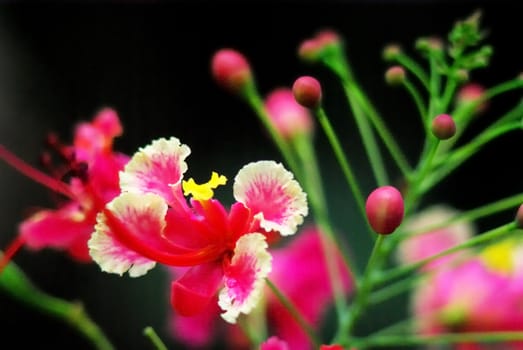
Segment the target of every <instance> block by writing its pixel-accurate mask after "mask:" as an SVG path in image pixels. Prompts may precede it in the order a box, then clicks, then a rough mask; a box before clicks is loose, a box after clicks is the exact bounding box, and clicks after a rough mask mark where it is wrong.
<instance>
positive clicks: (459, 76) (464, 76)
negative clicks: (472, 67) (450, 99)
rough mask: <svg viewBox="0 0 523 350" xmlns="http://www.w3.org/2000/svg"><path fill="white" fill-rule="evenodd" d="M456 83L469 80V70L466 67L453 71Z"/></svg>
mask: <svg viewBox="0 0 523 350" xmlns="http://www.w3.org/2000/svg"><path fill="white" fill-rule="evenodd" d="M455 77H456V80H457V81H458V83H464V82H467V81H468V80H469V72H468V70H466V69H458V70H457V71H456V73H455Z"/></svg>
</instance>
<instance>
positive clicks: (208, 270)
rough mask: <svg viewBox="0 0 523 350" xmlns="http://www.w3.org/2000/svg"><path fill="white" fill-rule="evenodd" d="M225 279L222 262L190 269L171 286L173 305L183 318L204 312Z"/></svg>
mask: <svg viewBox="0 0 523 350" xmlns="http://www.w3.org/2000/svg"><path fill="white" fill-rule="evenodd" d="M222 278H223V270H222V266H221V261H214V262H211V263H208V264H202V265H198V266H194V267H192V268H190V269H189V270H188V271H187V272H186V273H185V274H184V275H183V276H182V277H180V278H179V279H178V280H176V281H174V282H173V283H172V285H171V305H172V306H173V308H174V309H175V310H176V311H177V312H178V313H179V314H180V315H182V316H193V315H197V314H198V313H200V312H202V311H204V310H205V309H206V308H207V307H208V305H209V302H210V301H211V300H212V299H213V298H215V297H216V292H217V291H218V288H219V287H220V284H221V282H222Z"/></svg>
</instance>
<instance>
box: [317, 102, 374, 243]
mask: <svg viewBox="0 0 523 350" xmlns="http://www.w3.org/2000/svg"><path fill="white" fill-rule="evenodd" d="M316 112H317V116H318V119H319V122H320V124H321V126H322V127H323V131H324V132H325V135H326V136H327V139H328V140H329V143H330V144H331V147H332V149H333V151H334V155H335V156H336V159H337V160H338V163H339V164H340V167H341V170H342V171H343V175H345V180H346V181H347V184H348V185H349V188H350V189H351V191H352V194H353V195H354V199H355V200H356V204H357V205H358V209H359V210H360V213H361V215H362V217H363V218H364V219H366V217H367V216H366V213H365V199H364V197H363V194H362V193H361V187H360V185H359V184H358V181H357V179H356V176H355V175H354V171H353V170H352V166H351V165H350V163H349V160H348V158H347V156H346V155H345V153H344V152H343V149H342V146H341V143H340V141H339V138H338V136H337V135H336V132H335V131H334V128H333V127H332V125H331V123H330V121H329V118H328V117H327V114H326V113H325V111H324V109H323V108H321V107H320V108H319V109H318V110H317V111H316ZM365 221H367V220H365ZM369 232H371V231H370V230H369ZM371 233H372V232H371ZM373 237H374V235H373Z"/></svg>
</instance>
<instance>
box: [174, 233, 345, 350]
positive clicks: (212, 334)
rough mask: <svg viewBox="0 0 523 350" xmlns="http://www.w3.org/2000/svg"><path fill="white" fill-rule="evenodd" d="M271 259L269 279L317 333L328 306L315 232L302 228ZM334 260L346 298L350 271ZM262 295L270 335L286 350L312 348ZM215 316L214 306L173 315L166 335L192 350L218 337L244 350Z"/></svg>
mask: <svg viewBox="0 0 523 350" xmlns="http://www.w3.org/2000/svg"><path fill="white" fill-rule="evenodd" d="M271 254H272V256H273V267H272V272H271V274H270V275H269V278H270V279H271V281H272V282H273V283H274V284H275V285H276V286H277V287H278V288H279V289H280V290H281V291H282V292H283V293H284V294H285V295H286V296H287V297H288V298H289V299H290V300H292V301H293V302H294V303H295V305H296V307H297V308H298V310H299V311H300V312H301V313H302V315H303V316H304V318H305V319H306V320H307V321H309V322H310V324H311V325H312V326H313V327H315V328H316V329H317V327H319V325H320V322H321V321H322V320H323V317H325V314H326V312H327V310H328V308H329V307H330V306H331V305H332V303H333V296H332V289H331V286H330V282H329V280H328V272H327V267H326V264H325V261H324V257H323V251H322V246H321V241H320V236H319V232H318V230H317V229H316V228H314V227H309V228H305V229H304V230H303V231H302V232H300V234H299V235H298V236H297V237H296V238H294V239H293V240H292V241H290V242H289V244H287V245H285V246H283V247H279V248H275V249H271ZM336 259H337V260H338V266H339V268H340V271H341V276H342V281H341V282H342V285H343V289H344V292H345V293H350V291H351V290H352V280H351V274H350V271H348V270H347V267H346V266H345V265H343V264H342V258H341V256H340V255H338V256H337V257H336ZM171 271H172V273H173V274H175V275H176V276H178V275H179V274H180V272H179V271H178V269H173V270H171ZM305 291H306V292H305ZM264 295H265V296H266V300H265V302H264V303H262V305H265V309H266V315H267V321H268V323H269V325H270V327H269V332H270V334H271V335H273V336H274V337H277V339H279V340H280V341H283V342H285V343H286V344H287V345H288V346H289V349H312V348H313V347H312V345H311V344H310V341H309V339H308V337H307V335H306V334H305V333H304V331H303V330H302V329H301V328H300V326H299V325H298V323H297V322H296V321H295V320H294V319H293V318H292V316H291V315H290V314H289V312H288V311H287V310H286V309H285V308H284V307H283V305H282V304H281V303H280V302H279V300H278V299H277V298H276V297H275V296H274V295H273V294H272V293H271V291H270V290H269V289H268V288H266V290H265V292H264ZM311 301H313V302H311ZM211 304H212V303H211ZM218 315H219V309H218V308H217V307H215V306H209V307H208V308H207V309H206V311H205V312H204V313H202V314H200V315H197V316H193V317H182V316H180V315H178V314H176V313H172V314H171V319H170V323H169V324H170V327H171V332H172V334H173V336H174V338H176V339H177V340H178V341H181V342H183V343H184V344H186V345H188V346H191V347H192V348H197V349H200V348H201V349H204V348H205V347H206V346H210V345H211V344H212V342H213V341H214V340H215V339H216V338H217V337H218V336H219V335H223V336H224V338H225V339H223V341H225V342H226V343H227V344H228V346H229V347H230V348H234V349H249V345H248V344H249V343H248V340H247V338H245V336H243V335H242V334H241V333H240V332H241V331H240V329H239V328H238V327H236V326H230V325H227V326H226V325H224V324H223V322H220V319H219V317H218ZM242 339H243V340H242ZM272 342H273V341H271V343H272Z"/></svg>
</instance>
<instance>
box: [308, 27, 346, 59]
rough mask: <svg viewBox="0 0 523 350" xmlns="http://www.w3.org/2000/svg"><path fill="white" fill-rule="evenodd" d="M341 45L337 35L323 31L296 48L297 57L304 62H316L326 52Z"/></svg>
mask: <svg viewBox="0 0 523 350" xmlns="http://www.w3.org/2000/svg"><path fill="white" fill-rule="evenodd" d="M341 43H342V40H341V37H340V36H339V34H338V33H336V32H335V31H334V30H331V29H324V30H322V31H320V32H318V33H316V35H315V36H314V37H313V38H311V39H307V40H304V41H303V42H302V43H301V45H300V46H299V48H298V56H299V57H300V58H302V59H304V60H306V61H311V62H312V61H316V60H318V59H319V58H320V56H321V55H323V54H324V53H325V52H326V51H327V50H329V49H331V48H335V47H339V46H340V45H341Z"/></svg>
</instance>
